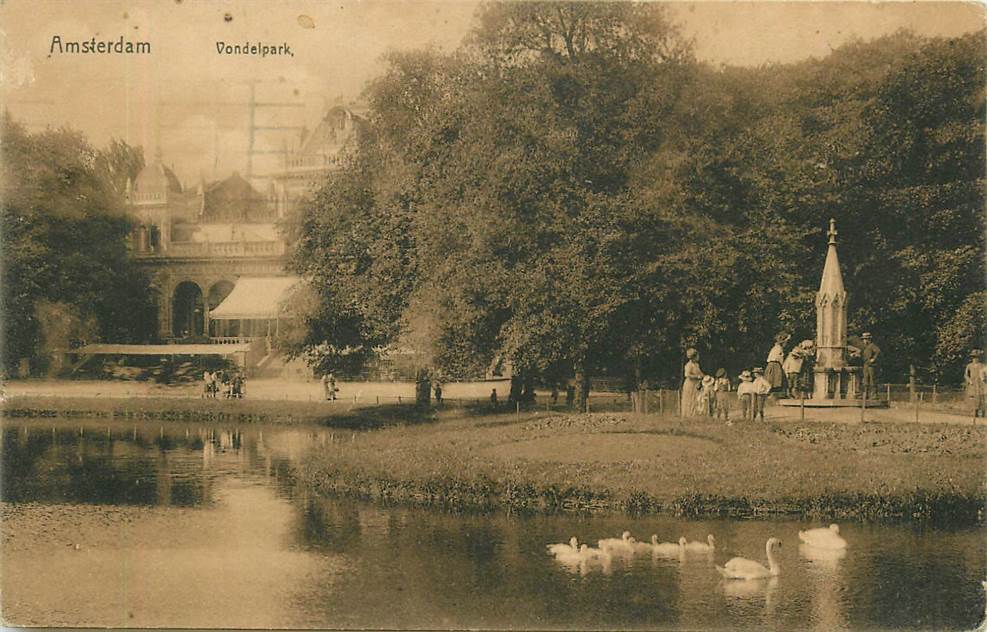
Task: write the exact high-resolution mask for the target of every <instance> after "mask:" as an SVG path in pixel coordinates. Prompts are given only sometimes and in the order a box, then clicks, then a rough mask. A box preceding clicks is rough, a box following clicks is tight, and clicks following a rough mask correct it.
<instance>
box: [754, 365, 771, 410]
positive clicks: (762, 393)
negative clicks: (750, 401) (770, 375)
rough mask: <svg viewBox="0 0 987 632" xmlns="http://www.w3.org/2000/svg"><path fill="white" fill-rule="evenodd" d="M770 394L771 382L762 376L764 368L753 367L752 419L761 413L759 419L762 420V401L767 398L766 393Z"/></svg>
mask: <svg viewBox="0 0 987 632" xmlns="http://www.w3.org/2000/svg"><path fill="white" fill-rule="evenodd" d="M770 394H771V382H769V381H768V380H767V379H766V378H765V377H764V369H762V368H760V367H758V368H756V369H754V420H755V421H756V420H757V416H758V415H761V421H764V402H766V401H767V400H768V395H770Z"/></svg>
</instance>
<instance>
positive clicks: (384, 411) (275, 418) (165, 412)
mask: <svg viewBox="0 0 987 632" xmlns="http://www.w3.org/2000/svg"><path fill="white" fill-rule="evenodd" d="M0 415H3V416H5V417H73V418H83V419H87V418H106V419H128V420H149V421H183V422H208V423H276V424H318V425H324V426H332V427H334V428H348V429H353V430H369V429H374V428H381V427H384V426H387V425H393V424H406V423H413V422H419V421H423V420H424V419H423V418H422V416H421V415H420V414H419V413H418V411H416V410H415V409H414V407H413V406H409V405H391V406H378V407H374V408H367V409H360V408H354V407H353V406H352V405H350V404H348V403H346V402H334V403H329V402H324V401H316V402H303V401H291V400H287V401H276V400H259V399H258V400H251V399H243V400H226V399H194V398H178V397H157V398H156V397H139V398H133V399H124V398H108V397H107V398H99V397H37V396H19V397H16V398H13V399H11V400H9V401H7V402H5V403H4V404H3V405H2V406H0Z"/></svg>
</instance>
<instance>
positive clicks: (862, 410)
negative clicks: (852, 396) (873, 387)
mask: <svg viewBox="0 0 987 632" xmlns="http://www.w3.org/2000/svg"><path fill="white" fill-rule="evenodd" d="M869 390H870V389H869V388H865V389H864V396H863V397H861V398H860V423H864V413H865V412H866V411H867V391H869Z"/></svg>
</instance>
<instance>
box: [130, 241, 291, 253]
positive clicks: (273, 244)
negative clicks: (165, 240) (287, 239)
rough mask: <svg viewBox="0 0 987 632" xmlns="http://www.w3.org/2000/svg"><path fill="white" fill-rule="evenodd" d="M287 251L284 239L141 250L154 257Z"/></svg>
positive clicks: (177, 245)
mask: <svg viewBox="0 0 987 632" xmlns="http://www.w3.org/2000/svg"><path fill="white" fill-rule="evenodd" d="M285 252H287V248H286V246H285V243H284V242H283V241H228V242H209V241H206V242H172V243H171V244H169V245H168V248H167V249H165V250H158V251H155V252H141V253H138V256H153V257H262V256H269V257H271V256H280V255H283V254H285Z"/></svg>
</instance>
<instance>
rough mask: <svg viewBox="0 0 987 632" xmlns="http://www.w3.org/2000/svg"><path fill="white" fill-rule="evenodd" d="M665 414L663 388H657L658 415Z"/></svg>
mask: <svg viewBox="0 0 987 632" xmlns="http://www.w3.org/2000/svg"><path fill="white" fill-rule="evenodd" d="M664 414H665V389H663V388H659V389H658V415H659V416H661V415H664Z"/></svg>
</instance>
